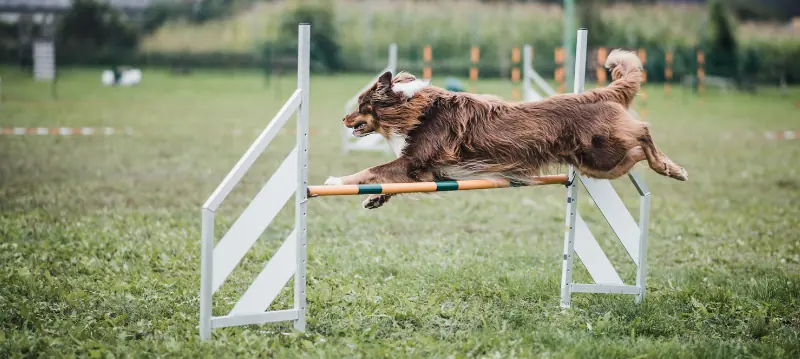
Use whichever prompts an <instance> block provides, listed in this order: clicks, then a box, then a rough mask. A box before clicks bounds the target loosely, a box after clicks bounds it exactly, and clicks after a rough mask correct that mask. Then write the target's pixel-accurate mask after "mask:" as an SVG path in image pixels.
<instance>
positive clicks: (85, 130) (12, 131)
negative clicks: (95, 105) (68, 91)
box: [0, 127, 132, 136]
mask: <svg viewBox="0 0 800 359" xmlns="http://www.w3.org/2000/svg"><path fill="white" fill-rule="evenodd" d="M131 133H132V131H131V130H130V129H125V130H124V131H120V130H118V129H114V128H111V127H102V128H94V127H6V128H0V135H6V136H24V135H35V136H45V135H55V136H77V135H81V136H93V135H98V136H99V135H103V136H110V135H114V134H126V135H130V134H131Z"/></svg>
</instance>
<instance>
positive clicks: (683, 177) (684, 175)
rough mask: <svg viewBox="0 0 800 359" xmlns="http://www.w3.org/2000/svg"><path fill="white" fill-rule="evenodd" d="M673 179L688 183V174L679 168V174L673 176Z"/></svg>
mask: <svg viewBox="0 0 800 359" xmlns="http://www.w3.org/2000/svg"><path fill="white" fill-rule="evenodd" d="M675 179H677V180H681V181H688V180H689V172H687V171H686V169H685V168H683V167H681V173H679V174H678V175H677V176H675Z"/></svg>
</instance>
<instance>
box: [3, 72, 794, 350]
mask: <svg viewBox="0 0 800 359" xmlns="http://www.w3.org/2000/svg"><path fill="white" fill-rule="evenodd" d="M0 76H2V78H3V88H2V90H3V101H2V103H0V127H36V126H40V127H59V126H65V127H84V126H85V127H113V128H117V129H126V128H127V129H129V130H130V133H129V134H127V135H126V134H115V135H111V136H91V137H83V136H73V137H59V136H2V137H0V263H2V267H1V268H0V328H2V330H0V357H3V358H9V357H10V358H16V357H62V356H63V357H193V358H194V357H217V358H219V357H232V356H237V357H369V358H374V357H393V358H395V357H504V358H506V357H590V358H596V357H658V358H663V357H701V358H734V357H794V358H796V357H798V356H800V271H799V270H800V205H798V202H799V201H800V179H798V176H800V173H798V172H800V140H794V141H790V140H784V141H776V140H767V139H765V138H764V137H763V135H762V134H761V133H762V132H763V131H767V130H788V129H792V130H798V129H800V109H798V108H796V107H795V105H794V101H795V100H797V99H798V98H800V89H797V88H795V89H792V90H791V91H790V94H789V95H788V96H781V95H779V94H778V92H777V90H775V89H769V88H767V89H763V90H762V92H761V93H760V94H758V95H746V94H729V95H723V94H719V93H714V92H713V91H710V92H709V93H708V94H707V96H706V97H704V99H703V100H702V101H700V100H698V98H697V97H695V96H694V95H692V94H691V93H689V92H688V91H687V92H682V91H677V92H675V93H674V94H673V96H672V97H671V98H669V99H665V97H664V94H663V91H662V90H661V89H660V88H658V87H650V88H647V93H648V95H649V96H648V100H647V102H646V107H647V110H648V113H649V117H648V118H647V120H648V121H650V122H651V123H652V127H653V133H654V137H655V139H656V141H657V142H658V144H659V145H660V147H661V148H662V149H663V150H664V151H665V152H666V153H667V154H668V155H669V156H670V157H671V158H672V159H674V160H676V161H678V162H679V163H680V164H681V165H683V166H684V167H686V169H687V170H688V172H689V181H688V182H685V183H683V182H677V181H674V180H670V179H666V178H664V177H661V176H658V175H655V174H654V173H652V172H650V171H649V170H646V169H645V168H644V167H643V166H641V165H640V166H638V167H637V168H638V169H639V170H640V171H641V172H642V173H643V174H644V175H645V178H646V179H647V181H648V183H649V185H650V188H651V190H652V192H653V202H652V209H651V229H650V242H649V253H648V261H649V273H648V296H647V298H646V300H645V301H644V303H642V304H641V305H638V306H637V305H634V303H633V298H632V297H631V296H609V295H592V294H576V295H574V296H573V308H572V309H570V310H566V311H565V310H562V309H561V308H559V281H560V275H561V260H560V257H561V255H562V254H561V251H562V244H563V222H564V218H563V216H564V213H563V212H564V207H563V206H564V196H565V189H564V187H563V186H547V187H538V188H514V189H502V190H493V191H471V192H464V193H455V192H453V193H445V194H443V195H442V196H441V198H439V199H432V198H424V199H421V200H411V199H399V198H398V199H395V200H393V201H392V202H390V203H389V204H388V205H386V206H385V207H383V208H380V209H378V210H365V209H362V208H361V204H360V202H361V199H362V198H356V197H336V198H323V199H314V200H312V202H311V203H310V205H309V222H308V224H309V267H308V276H309V279H308V301H309V314H308V328H307V332H306V333H304V334H299V333H296V332H293V330H292V328H291V325H290V324H288V323H286V324H269V325H263V326H250V327H243V328H227V329H221V330H216V331H215V332H214V338H213V340H211V341H209V342H200V341H199V336H198V329H197V324H198V311H199V301H198V291H199V275H200V267H199V264H200V206H201V204H202V202H203V201H204V200H205V199H206V198H207V197H208V196H209V195H210V194H211V192H212V191H213V190H214V188H215V187H216V186H217V184H218V183H219V182H220V181H221V180H222V178H223V176H224V175H225V174H226V173H227V172H228V171H229V170H230V168H231V167H232V166H233V165H234V164H235V163H236V161H237V160H238V159H239V157H240V156H241V154H242V153H243V152H244V151H245V149H246V148H247V147H248V146H249V145H250V143H251V142H252V140H253V139H254V138H255V137H256V135H257V131H258V130H260V129H261V128H263V127H264V126H265V125H266V123H267V122H268V121H269V119H270V118H271V117H272V116H273V115H274V113H275V112H276V111H277V109H278V108H279V107H280V105H281V104H282V103H283V101H284V100H285V99H286V98H287V97H288V96H289V94H290V93H291V91H292V90H293V89H294V86H295V85H294V84H295V82H294V81H295V80H294V78H292V77H287V78H283V79H273V81H271V82H270V83H265V81H264V79H263V78H262V77H260V75H259V74H257V73H222V72H220V73H214V72H207V73H197V74H194V75H192V76H188V77H173V76H170V75H169V74H167V73H165V72H164V73H162V72H157V71H145V74H144V82H143V83H142V84H141V85H140V86H139V87H136V88H103V87H101V86H100V73H99V71H94V70H92V71H89V70H66V71H63V72H62V77H61V79H60V80H59V83H58V87H57V94H58V97H57V99H53V98H52V97H51V89H50V87H49V85H46V84H36V83H34V82H32V81H30V80H28V79H27V78H25V77H24V76H23V75H21V74H19V73H17V72H15V71H14V70H10V69H2V70H0ZM367 80H368V78H367V77H352V76H337V77H323V76H314V77H313V78H312V82H311V86H312V90H311V91H312V92H311V101H312V108H311V128H312V134H311V136H310V161H311V169H310V177H311V182H312V183H315V184H320V183H322V181H323V180H324V179H325V178H326V177H327V176H328V175H342V174H349V173H352V172H355V171H357V170H360V169H362V168H364V167H367V166H371V165H375V164H378V163H380V162H382V161H385V160H387V159H389V157H388V155H385V154H377V153H354V154H351V155H349V156H347V157H343V156H342V155H341V154H340V147H339V146H340V140H339V137H338V135H339V132H338V131H339V129H340V127H339V126H341V115H342V105H343V103H344V102H345V101H346V100H347V98H348V97H349V96H350V95H351V94H352V93H353V92H354V91H356V90H357V89H359V88H360V86H361V85H362V84H363V83H365V82H366V81H367ZM440 83H441V81H440ZM479 90H480V91H481V92H491V93H497V94H500V95H502V96H506V97H508V95H509V94H510V93H511V86H510V84H508V83H506V82H501V81H498V82H483V83H481V84H480V87H479ZM637 104H638V106H640V107H641V105H642V101H641V100H639V101H638V102H637ZM293 123H294V121H293V120H292V121H291V122H290V123H289V125H288V126H287V128H286V129H285V130H284V131H283V132H282V133H281V134H280V135H279V136H278V138H277V139H276V141H275V145H274V146H273V147H271V148H270V149H268V150H267V151H266V152H265V154H264V155H263V156H262V157H261V158H260V159H259V161H258V162H257V163H256V166H255V167H254V168H253V169H252V170H251V171H250V172H249V173H248V175H246V176H245V178H244V182H243V183H242V184H241V185H240V186H239V187H237V188H236V190H234V192H233V193H232V194H231V196H230V197H229V199H228V200H227V201H226V202H225V203H224V204H223V206H222V208H221V209H220V210H219V211H218V212H217V227H216V230H217V238H219V237H221V235H222V234H224V232H225V231H226V230H227V228H228V227H229V226H230V224H231V223H233V221H234V220H235V219H236V217H237V216H238V215H239V213H240V212H241V210H242V209H243V208H244V207H245V206H246V205H247V203H248V200H249V199H250V198H252V197H253V196H254V194H255V193H256V192H257V191H258V190H259V188H260V186H261V185H263V183H264V182H265V181H266V179H267V178H268V176H269V175H270V173H271V172H272V171H273V170H274V169H275V168H276V167H277V164H278V163H279V162H280V160H281V159H282V158H283V157H284V156H285V154H286V153H288V151H289V149H290V148H291V146H292V144H293V131H292V129H293V126H292V124H293ZM614 185H615V187H616V188H617V190H618V192H620V193H621V195H622V196H623V197H624V200H625V201H626V203H628V204H629V205H630V206H629V207H630V208H631V211H632V212H633V213H638V212H637V205H636V197H637V196H636V194H635V191H634V189H633V188H632V186H631V185H630V183H629V182H628V181H627V180H625V179H621V180H618V181H615V182H614ZM581 195H582V197H581V198H582V201H581V203H580V210H581V213H582V215H583V216H584V218H585V219H586V220H587V222H588V223H589V226H590V227H591V228H592V230H593V231H595V234H596V235H597V237H598V238H599V239H600V241H601V245H602V246H603V247H604V248H605V249H606V251H607V253H608V255H609V257H610V259H611V260H612V262H613V263H614V264H615V266H616V268H617V269H618V270H619V271H620V272H621V275H623V279H624V280H625V281H626V282H629V283H630V282H632V281H633V279H634V267H633V265H632V264H631V263H630V262H629V259H628V257H627V255H626V254H625V252H624V249H622V246H621V245H620V244H619V243H618V242H617V241H616V239H615V238H613V237H612V234H611V233H610V231H609V230H608V229H606V226H605V223H604V220H603V218H602V216H601V215H599V213H598V212H597V211H596V210H595V209H594V208H593V207H592V205H591V203H590V201H589V200H588V196H587V195H586V193H585V192H582V193H581ZM292 226H293V208H291V206H288V207H287V208H285V209H284V211H283V212H282V213H281V214H280V215H279V216H278V218H276V220H275V222H273V225H272V226H271V227H270V229H268V230H267V231H266V232H265V233H264V234H263V235H262V237H261V238H260V239H259V242H258V243H257V244H256V245H255V247H254V249H253V250H252V251H251V252H250V253H249V254H248V255H247V256H246V257H245V260H244V261H243V262H242V263H241V264H240V265H239V267H237V270H236V271H234V272H233V275H232V276H231V278H229V280H228V282H226V284H224V285H223V286H222V288H221V290H220V291H219V292H218V293H217V294H216V295H215V297H214V300H215V311H214V313H215V315H222V314H224V313H226V312H227V311H228V310H229V309H230V308H232V306H233V304H234V303H235V301H236V299H237V298H238V296H239V295H241V294H242V293H243V292H244V290H245V289H246V288H247V286H248V285H249V283H250V281H252V279H253V278H254V277H255V275H256V274H257V273H258V272H259V270H260V269H261V267H262V266H263V265H264V263H265V262H266V260H268V258H269V257H270V255H271V254H272V253H273V252H274V251H275V250H276V249H277V247H278V245H279V243H280V240H282V239H283V238H284V237H285V236H286V235H287V234H288V233H289V231H290V230H291V228H292ZM576 280H577V281H582V282H588V280H589V278H588V274H587V273H586V272H585V270H583V269H582V268H580V266H579V268H578V271H577V272H576ZM291 295H292V293H291V288H287V291H286V292H285V293H283V294H282V295H281V296H279V298H278V300H276V303H275V304H274V305H273V308H287V307H289V306H291V302H292V296H291Z"/></svg>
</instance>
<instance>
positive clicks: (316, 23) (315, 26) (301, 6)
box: [263, 0, 344, 71]
mask: <svg viewBox="0 0 800 359" xmlns="http://www.w3.org/2000/svg"><path fill="white" fill-rule="evenodd" d="M288 6H289V7H290V8H289V9H288V10H286V12H285V13H284V15H283V16H281V21H280V25H279V27H278V37H277V40H276V41H267V42H265V44H264V46H263V56H264V60H265V65H266V67H267V68H272V67H274V66H276V65H277V64H276V63H275V61H276V60H275V59H276V57H277V58H283V59H286V58H296V57H297V45H298V44H297V25H298V24H301V23H307V24H311V65H312V67H313V68H314V70H317V71H320V70H324V71H339V70H342V69H343V68H344V65H343V62H342V54H341V45H339V42H338V41H339V35H338V31H337V29H336V26H335V14H334V9H333V5H332V3H331V1H330V0H326V1H307V0H298V1H295V2H294V3H290V4H288Z"/></svg>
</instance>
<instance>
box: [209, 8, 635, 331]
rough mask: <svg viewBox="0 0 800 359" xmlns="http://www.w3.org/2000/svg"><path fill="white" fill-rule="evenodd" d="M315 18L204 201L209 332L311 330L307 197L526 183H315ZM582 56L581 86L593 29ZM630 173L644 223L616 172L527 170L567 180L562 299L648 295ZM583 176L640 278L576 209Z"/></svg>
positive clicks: (582, 35) (539, 181)
mask: <svg viewBox="0 0 800 359" xmlns="http://www.w3.org/2000/svg"><path fill="white" fill-rule="evenodd" d="M310 28H311V27H310V25H308V24H300V25H299V32H298V40H299V41H298V43H299V48H298V71H297V72H298V77H297V90H295V92H294V93H293V94H292V96H291V97H290V98H289V99H288V100H287V102H286V103H285V104H284V106H283V107H282V108H281V109H280V111H279V112H278V113H277V114H276V115H275V117H274V118H273V120H272V121H271V122H270V123H269V124H268V125H267V126H266V128H265V129H264V130H263V132H262V133H261V134H260V135H259V136H258V138H257V139H256V140H255V141H254V142H253V144H252V145H251V146H250V148H249V149H248V150H247V151H246V152H245V154H244V155H243V156H242V157H241V158H240V159H239V161H238V162H237V163H236V165H235V166H234V167H233V169H232V170H231V171H230V172H229V173H228V174H227V175H226V177H225V179H223V181H222V182H221V183H220V184H219V186H218V187H217V188H216V190H215V191H214V193H213V194H212V195H211V196H210V197H209V198H208V200H207V201H206V202H205V204H204V205H203V208H202V241H201V243H202V244H201V245H202V258H201V275H200V325H199V329H200V338H201V340H207V339H209V338H210V337H211V331H212V330H213V329H215V328H223V327H231V326H242V325H251V324H263V323H268V322H282V321H292V322H293V323H294V327H295V329H296V330H298V331H304V330H305V318H306V312H307V301H306V294H307V288H306V261H307V242H306V236H307V225H306V215H307V205H308V200H309V198H315V197H322V196H331V195H357V194H371V195H375V194H380V195H384V194H396V193H410V192H436V191H459V190H472V189H484V188H507V187H516V186H520V185H521V184H519V183H517V182H512V181H508V180H502V179H495V180H464V181H442V182H417V183H391V184H388V183H387V184H376V185H354V186H348V185H344V186H308V167H309V165H308V115H309V112H308V110H309V107H308V105H309V91H308V90H309V59H310V57H309V50H310V30H311V29H310ZM577 39H578V43H577V47H576V52H577V56H576V61H575V66H576V67H575V69H576V76H575V92H576V93H579V92H581V91H582V90H583V81H584V76H583V75H584V71H583V70H584V68H585V66H586V30H585V29H581V30H579V31H578V37H577ZM294 113H296V114H297V142H296V145H295V147H294V149H293V150H292V151H291V152H290V153H289V154H288V156H287V157H286V158H285V159H284V160H283V162H282V163H281V165H280V166H279V167H278V169H277V170H276V171H275V173H273V175H272V176H271V177H270V179H269V180H268V181H267V183H266V184H265V185H264V186H263V187H262V189H261V190H260V191H259V192H258V194H256V196H255V197H254V198H253V200H252V201H251V202H250V204H249V205H248V206H247V208H246V209H245V210H244V211H243V212H242V214H241V215H240V216H239V218H237V219H236V221H235V222H234V223H233V225H232V226H231V227H230V229H229V230H228V232H227V233H225V235H224V236H223V237H222V239H220V241H219V243H217V244H216V246H215V244H214V217H215V212H216V211H217V210H218V208H219V207H220V205H221V204H222V202H223V201H224V200H225V198H226V197H227V196H228V194H229V193H230V192H231V191H232V190H233V188H234V187H235V186H236V184H238V183H239V181H240V180H241V179H242V177H243V176H244V174H245V173H246V172H247V170H248V169H249V168H250V167H251V166H252V164H253V163H254V162H255V161H256V159H257V158H258V156H259V155H260V154H261V153H262V152H263V151H264V150H265V149H266V148H267V146H268V145H269V143H270V142H271V140H272V139H273V138H274V137H275V136H276V135H277V133H278V131H279V130H280V129H281V127H282V126H283V125H284V124H285V123H286V122H287V121H288V119H289V117H290V116H291V115H292V114H294ZM627 175H628V177H629V178H630V180H631V182H632V183H633V184H634V187H635V188H636V190H637V192H638V193H639V195H640V204H639V221H638V224H637V222H636V220H634V218H633V216H631V214H630V212H629V211H628V210H627V208H625V205H624V203H623V202H622V200H621V199H620V198H619V196H618V195H617V193H616V192H615V190H614V188H613V187H612V186H611V183H610V182H609V181H608V180H603V179H592V178H587V177H585V176H583V175H580V174H578V173H577V171H576V169H575V168H574V167H572V166H570V167H569V171H568V173H567V174H566V175H555V176H542V177H536V178H532V179H529V181H526V182H525V183H524V185H528V186H530V185H533V186H537V185H548V184H563V185H565V186H566V187H567V197H566V213H565V214H566V215H565V232H564V252H563V253H564V255H563V260H562V276H561V303H560V304H561V306H562V307H564V308H569V307H570V306H571V295H572V293H580V292H584V293H609V294H631V295H635V296H636V302H637V303H638V302H640V301H641V300H643V298H644V295H645V281H646V269H647V262H646V251H647V234H648V223H649V212H650V192H649V190H648V188H647V186H646V184H645V183H644V181H643V180H642V178H641V177H640V176H639V175H638V174H637V173H636V172H634V171H631V172H629V173H628V174H627ZM578 182H580V183H581V184H583V186H584V187H585V188H586V190H587V192H588V193H589V195H590V196H591V197H592V199H593V200H594V203H595V204H596V205H597V207H598V209H599V210H600V212H601V213H602V214H603V216H604V217H605V219H606V221H607V222H608V224H609V226H610V227H611V229H612V230H613V231H614V233H615V234H616V236H617V237H618V238H619V240H620V242H621V243H622V245H623V246H624V248H625V250H626V251H627V253H628V254H629V255H630V257H631V260H632V261H633V263H634V264H635V265H636V283H635V284H633V285H631V284H625V283H623V281H622V279H621V278H620V276H619V274H618V273H617V271H616V270H615V269H614V267H613V265H612V264H611V262H610V261H609V260H608V257H607V256H606V255H605V253H604V252H603V250H602V248H601V247H600V245H599V243H598V242H597V240H596V239H595V238H594V236H593V235H592V233H591V231H590V230H589V228H588V226H587V225H586V223H585V222H584V221H583V219H582V218H581V216H580V214H579V213H578V210H577V201H578V191H577V185H578ZM292 195H294V197H295V226H294V229H293V230H292V231H291V233H290V234H289V235H288V236H287V238H286V240H285V241H284V242H283V244H282V245H281V246H280V248H279V249H278V250H277V251H276V252H275V254H274V255H273V257H272V258H271V259H270V260H269V262H268V263H267V264H266V265H265V266H264V269H263V270H262V271H261V272H260V273H259V274H258V276H257V277H256V279H255V280H254V281H253V283H252V284H251V285H250V287H249V288H248V289H247V290H246V292H245V293H244V294H243V295H242V297H241V298H239V300H238V302H237V303H236V304H235V305H234V307H233V309H232V310H231V311H230V312H228V313H227V314H226V315H222V316H214V315H213V312H212V298H213V294H214V292H216V291H217V290H218V289H219V288H220V286H221V285H222V284H223V283H224V282H225V280H226V279H227V277H228V276H229V275H230V273H231V272H232V271H233V270H234V269H235V267H236V266H237V265H238V263H239V262H240V261H241V260H242V258H243V257H244V256H245V255H246V254H247V251H248V250H249V249H250V247H252V245H253V244H254V243H255V242H256V240H257V239H258V237H259V236H260V235H261V234H262V233H263V232H264V231H265V230H266V229H267V227H268V226H269V224H270V222H272V220H273V219H274V218H275V216H276V215H277V214H278V212H279V211H280V210H281V209H282V208H283V207H284V205H285V204H286V202H288V201H289V199H290V198H291V197H292ZM575 255H577V256H578V258H579V259H580V261H581V262H582V263H583V265H584V267H585V268H586V270H587V271H588V272H589V275H590V276H591V278H592V280H593V281H594V283H592V284H583V283H575V282H574V281H573V279H572V272H573V265H574V256H575ZM292 278H294V305H293V307H292V308H290V309H277V310H274V309H273V310H268V309H270V306H271V304H272V302H273V301H274V299H275V298H276V297H277V296H278V294H279V293H280V291H281V290H282V289H283V288H284V287H285V286H286V284H287V283H288V282H289V280H290V279H292Z"/></svg>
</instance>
